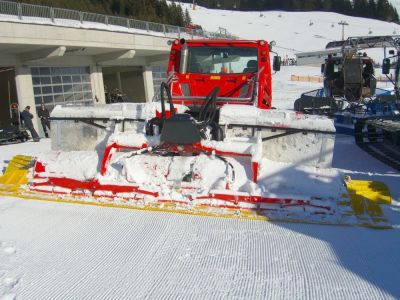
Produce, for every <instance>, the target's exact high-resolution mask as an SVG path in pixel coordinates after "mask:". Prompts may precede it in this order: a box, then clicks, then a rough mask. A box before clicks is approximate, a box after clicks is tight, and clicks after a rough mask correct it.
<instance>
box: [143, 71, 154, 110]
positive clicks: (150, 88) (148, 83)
mask: <svg viewBox="0 0 400 300" xmlns="http://www.w3.org/2000/svg"><path fill="white" fill-rule="evenodd" d="M143 82H144V93H145V96H146V102H151V101H152V100H153V97H154V85H153V70H152V67H150V66H144V67H143Z"/></svg>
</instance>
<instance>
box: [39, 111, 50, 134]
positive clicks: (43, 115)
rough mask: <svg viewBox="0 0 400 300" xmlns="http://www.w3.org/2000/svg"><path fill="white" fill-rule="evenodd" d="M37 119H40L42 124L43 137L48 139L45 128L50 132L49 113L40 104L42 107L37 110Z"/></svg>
mask: <svg viewBox="0 0 400 300" xmlns="http://www.w3.org/2000/svg"><path fill="white" fill-rule="evenodd" d="M38 117H39V118H40V122H41V123H42V127H43V131H44V135H45V136H46V137H47V138H48V137H49V134H48V133H47V128H49V130H50V121H49V118H50V113H49V111H48V110H47V108H46V106H44V104H42V107H41V108H40V109H39V110H38Z"/></svg>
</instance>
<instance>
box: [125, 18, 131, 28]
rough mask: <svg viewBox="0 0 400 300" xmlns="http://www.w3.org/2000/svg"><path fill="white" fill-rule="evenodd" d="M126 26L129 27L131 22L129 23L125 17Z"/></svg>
mask: <svg viewBox="0 0 400 300" xmlns="http://www.w3.org/2000/svg"><path fill="white" fill-rule="evenodd" d="M126 27H127V28H131V24H130V23H129V19H126Z"/></svg>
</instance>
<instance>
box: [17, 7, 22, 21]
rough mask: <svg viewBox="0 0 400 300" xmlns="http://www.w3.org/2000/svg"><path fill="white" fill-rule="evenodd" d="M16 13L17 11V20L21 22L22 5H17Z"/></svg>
mask: <svg viewBox="0 0 400 300" xmlns="http://www.w3.org/2000/svg"><path fill="white" fill-rule="evenodd" d="M17 11H18V19H20V20H22V4H21V3H18V4H17Z"/></svg>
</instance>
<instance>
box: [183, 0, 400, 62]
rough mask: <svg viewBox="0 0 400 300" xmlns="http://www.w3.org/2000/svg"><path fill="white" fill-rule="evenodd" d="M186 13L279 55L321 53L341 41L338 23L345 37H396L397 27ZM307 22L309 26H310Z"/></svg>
mask: <svg viewBox="0 0 400 300" xmlns="http://www.w3.org/2000/svg"><path fill="white" fill-rule="evenodd" d="M399 3H400V1H399ZM182 5H183V6H184V8H186V7H187V8H188V9H189V10H190V15H191V17H192V20H193V23H195V24H200V25H202V26H203V28H205V29H206V30H210V31H218V29H219V27H223V28H226V29H227V30H228V31H229V32H231V33H232V34H235V35H238V36H239V37H241V38H245V39H265V40H267V41H271V40H275V41H276V42H277V45H278V46H279V48H278V51H279V54H280V55H281V56H284V55H286V54H288V55H291V56H292V55H293V53H295V52H305V51H313V50H321V49H324V48H325V45H326V44H327V43H328V42H329V41H332V40H340V39H341V38H342V26H339V25H338V22H340V21H341V20H345V21H347V23H349V25H348V26H345V37H349V36H365V35H368V34H369V32H370V31H372V33H371V35H391V34H393V33H395V34H400V25H398V24H395V23H388V22H382V21H378V20H372V19H365V18H356V17H350V16H345V15H341V14H337V13H330V12H284V11H266V12H239V11H228V10H212V9H207V8H204V7H200V6H197V7H196V10H191V6H190V5H189V4H182ZM310 23H313V24H312V25H311V26H310Z"/></svg>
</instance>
